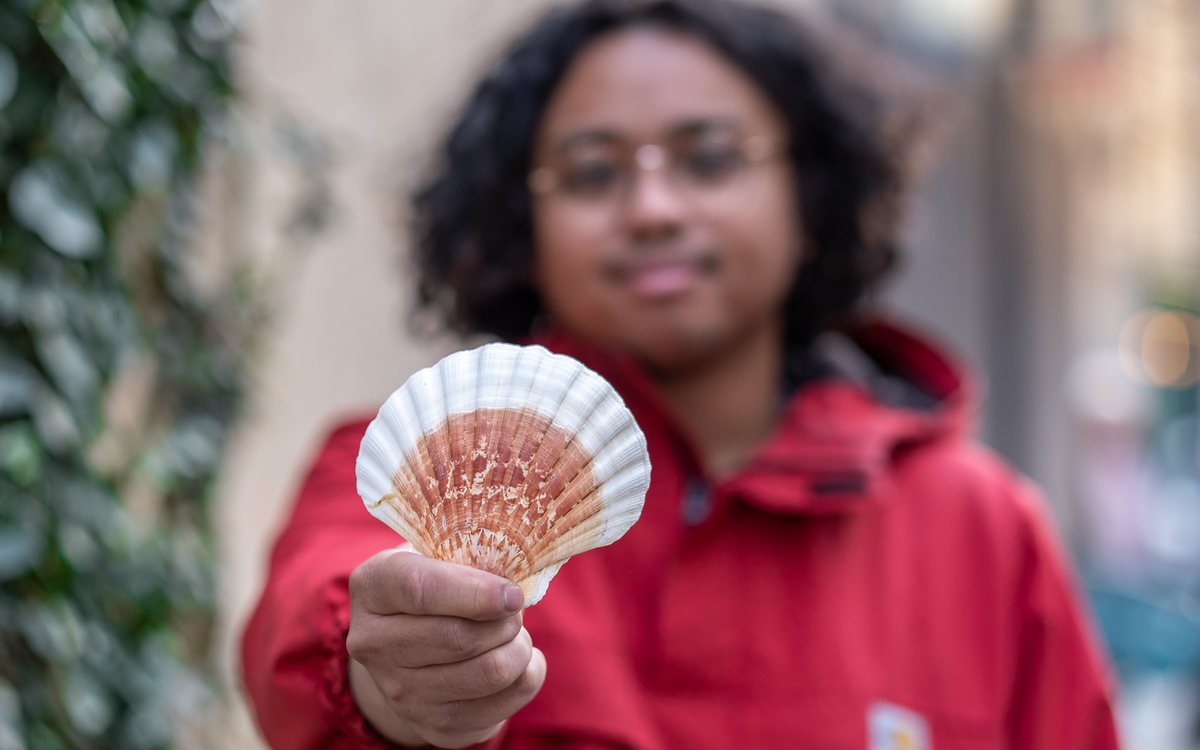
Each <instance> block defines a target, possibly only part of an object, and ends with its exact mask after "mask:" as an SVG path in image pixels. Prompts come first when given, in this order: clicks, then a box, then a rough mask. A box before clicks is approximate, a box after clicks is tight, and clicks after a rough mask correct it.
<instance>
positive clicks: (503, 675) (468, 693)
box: [395, 628, 533, 705]
mask: <svg viewBox="0 0 1200 750" xmlns="http://www.w3.org/2000/svg"><path fill="white" fill-rule="evenodd" d="M532 657H533V641H532V639H531V638H530V637H529V632H528V631H527V630H525V629H524V628H522V629H521V632H520V633H518V634H517V637H516V638H513V639H512V640H511V641H509V642H508V643H506V644H504V645H503V646H499V647H497V648H494V649H492V650H491V651H488V652H487V653H484V654H480V655H479V656H476V657H474V658H471V659H467V660H466V661H460V662H457V663H455V664H438V665H434V666H429V667H420V668H418V669H411V670H403V669H401V670H397V684H398V686H399V687H400V689H401V691H402V692H403V693H404V694H405V695H400V696H395V697H396V698H397V702H398V703H399V702H403V701H405V700H406V699H418V700H420V701H421V702H422V703H425V704H426V705H436V704H441V703H452V702H455V701H464V700H472V699H475V698H483V697H486V696H489V695H495V694H497V693H499V692H501V691H502V690H504V689H505V688H507V687H509V686H510V685H512V684H513V683H514V682H516V681H517V680H518V679H520V677H521V675H523V674H524V673H525V670H526V669H527V668H528V667H529V662H530V660H531V659H532Z"/></svg>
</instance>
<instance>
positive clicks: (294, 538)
mask: <svg viewBox="0 0 1200 750" xmlns="http://www.w3.org/2000/svg"><path fill="white" fill-rule="evenodd" d="M366 427H367V422H366V421H362V422H357V423H354V424H348V425H345V426H343V427H341V428H339V429H337V430H335V431H334V433H333V434H332V436H331V437H330V438H329V440H328V442H327V443H326V444H325V447H324V448H323V449H322V450H321V452H320V454H319V455H318V457H317V459H316V461H315V462H314V463H313V466H312V468H311V470H310V471H309V474H308V477H307V478H306V479H305V481H304V485H303V487H302V488H301V490H300V495H299V497H298V498H297V500H296V504H295V507H294V508H293V510H292V515H291V518H290V519H289V520H288V523H287V525H286V526H285V527H284V530H283V533H282V534H281V536H280V537H279V540H278V541H277V542H276V544H275V548H274V551H273V552H272V555H271V564H270V570H269V573H268V578H267V583H266V587H265V589H264V590H263V594H262V598H261V599H260V600H259V603H258V606H257V608H256V609H255V611H254V613H253V615H252V616H251V618H250V621H249V623H248V625H247V627H246V631H245V635H244V636H243V638H242V669H243V675H244V679H245V688H246V691H247V693H248V694H249V697H250V699H251V702H252V703H253V706H254V710H255V713H256V715H257V718H258V724H259V727H260V729H261V730H262V733H263V735H264V737H265V738H266V740H267V742H268V743H269V744H270V746H271V747H272V748H274V749H275V750H318V748H319V749H320V750H351V748H353V749H354V750H384V749H385V748H395V747H396V746H395V745H393V744H391V743H389V742H387V741H386V740H384V739H383V738H382V737H381V736H380V735H378V734H377V733H376V732H375V731H374V730H373V729H371V728H370V726H369V725H367V723H366V721H365V720H364V719H363V717H362V714H360V713H359V711H358V709H357V707H356V706H355V703H354V699H353V697H352V695H351V693H350V688H349V684H348V682H347V670H346V663H347V659H348V654H347V652H346V632H347V631H348V629H349V627H350V594H349V580H350V573H351V571H353V570H354V569H355V568H356V567H358V565H359V564H360V563H362V562H363V561H365V560H366V559H367V558H369V557H370V556H371V555H373V554H375V553H376V552H379V551H380V550H384V549H388V548H390V547H395V546H396V545H398V544H400V543H401V542H402V541H403V540H402V539H401V538H400V537H398V536H397V535H396V533H395V532H394V531H392V530H391V529H389V528H388V527H387V526H385V525H384V524H382V523H380V522H379V521H377V520H376V519H375V518H374V517H372V516H371V515H370V513H368V512H367V510H366V508H364V507H363V503H362V500H361V499H360V498H359V496H358V491H357V489H356V480H355V475H354V464H355V460H356V459H357V457H358V447H359V443H360V442H362V436H363V433H364V432H365V431H366ZM501 734H503V733H501ZM495 740H496V742H495V743H494V744H499V742H501V741H502V738H501V737H499V736H498V737H497V738H495ZM487 746H488V745H481V746H478V747H487Z"/></svg>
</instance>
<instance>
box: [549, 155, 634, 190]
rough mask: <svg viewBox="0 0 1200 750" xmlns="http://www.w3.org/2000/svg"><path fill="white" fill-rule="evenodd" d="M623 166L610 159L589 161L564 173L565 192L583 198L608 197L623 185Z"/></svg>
mask: <svg viewBox="0 0 1200 750" xmlns="http://www.w3.org/2000/svg"><path fill="white" fill-rule="evenodd" d="M621 174H622V170H621V166H620V165H619V164H618V163H616V162H614V161H611V160H609V159H588V160H586V161H580V162H577V163H575V164H572V165H571V166H570V167H569V168H568V169H566V170H565V171H564V172H563V177H562V187H563V190H565V191H566V192H568V193H570V194H571V195H576V196H579V197H581V198H597V197H601V196H604V195H608V194H609V193H611V192H612V191H613V190H615V189H616V188H617V187H618V186H619V185H620V183H621Z"/></svg>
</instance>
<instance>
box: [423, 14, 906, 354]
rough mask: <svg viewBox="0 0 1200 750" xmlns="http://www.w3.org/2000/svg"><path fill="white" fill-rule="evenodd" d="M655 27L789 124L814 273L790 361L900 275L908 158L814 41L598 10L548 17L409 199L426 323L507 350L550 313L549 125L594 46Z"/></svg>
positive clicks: (472, 108) (796, 31)
mask: <svg viewBox="0 0 1200 750" xmlns="http://www.w3.org/2000/svg"><path fill="white" fill-rule="evenodd" d="M639 25H641V26H644V25H651V26H655V27H660V28H661V27H665V28H669V29H671V30H673V31H677V32H682V33H685V34H689V35H691V36H694V37H696V38H698V39H700V40H702V41H704V42H706V43H707V44H709V45H711V46H712V47H713V48H714V49H716V50H717V51H718V52H719V53H720V54H722V55H723V56H724V57H725V58H726V59H728V60H729V61H731V62H732V63H733V64H734V65H735V66H736V67H738V68H739V69H741V70H742V71H743V72H744V73H746V74H747V75H748V76H749V77H750V79H751V80H753V81H755V82H756V83H757V84H758V85H759V86H760V87H761V88H762V90H763V91H764V92H766V94H767V95H768V97H769V99H770V100H771V101H772V102H773V103H774V104H775V105H776V106H777V107H778V109H779V111H780V112H781V113H782V114H783V117H784V119H785V121H786V124H787V129H788V137H789V144H790V157H791V159H792V162H793V164H794V165H795V170H794V172H795V174H796V179H797V180H798V182H799V189H798V190H797V195H798V196H799V206H798V207H797V210H798V211H799V212H800V218H801V226H802V227H803V231H804V232H805V239H806V242H807V248H808V251H809V252H808V258H807V260H806V262H805V263H804V265H803V266H802V267H801V268H800V270H799V271H798V272H797V277H796V280H795V282H794V284H793V286H792V289H791V292H790V294H789V296H788V299H787V301H786V303H785V321H786V322H785V332H786V333H785V335H786V345H787V346H788V348H789V349H790V348H792V347H796V346H800V347H802V346H804V345H805V344H807V343H808V342H809V341H810V340H811V339H812V337H813V336H814V335H815V334H817V333H819V332H820V331H822V330H825V329H827V328H829V327H830V326H832V325H835V324H837V323H839V322H841V321H842V320H844V319H846V318H847V317H848V316H849V315H850V314H851V313H853V312H854V311H855V310H856V309H857V308H858V306H859V303H860V302H861V301H862V300H863V299H864V298H865V297H866V296H867V294H868V293H869V292H870V290H871V289H872V288H873V287H874V286H875V284H876V283H877V282H878V281H879V280H880V279H881V278H882V277H883V276H884V275H885V273H886V272H887V271H888V270H889V268H890V267H891V266H892V265H893V262H894V260H895V256H896V252H895V244H896V240H895V238H896V234H897V226H896V225H897V223H898V220H897V216H898V210H897V205H898V202H899V198H900V196H901V193H902V179H901V172H902V170H901V168H900V163H899V162H900V159H899V154H898V153H896V149H894V148H888V147H887V146H886V145H885V143H884V140H883V139H882V132H881V128H880V126H879V122H880V116H879V113H880V111H881V110H880V108H878V107H873V106H871V104H872V100H871V98H870V96H869V95H867V94H866V93H865V90H864V89H862V88H860V87H856V86H853V85H851V84H850V83H849V82H848V81H846V80H845V79H843V78H842V77H840V76H839V75H838V71H837V69H836V66H835V65H834V64H833V63H832V62H831V60H830V56H829V55H828V54H827V51H826V50H825V49H824V47H823V45H822V43H821V42H819V41H818V39H817V37H816V35H815V34H814V33H813V31H812V30H811V29H808V28H807V27H805V26H803V25H801V24H800V23H799V22H798V21H797V20H796V19H794V18H792V17H790V16H787V15H784V14H783V13H780V12H778V11H775V10H771V9H767V8H762V7H755V6H752V5H746V4H742V3H734V2H730V1H729V0H650V1H647V0H640V1H639V0H590V1H589V2H584V3H582V4H580V5H576V6H573V7H566V8H558V9H555V10H552V11H550V12H549V13H548V14H547V15H546V16H544V17H543V18H542V19H541V20H540V21H539V22H537V23H536V24H535V25H534V26H533V28H532V29H531V30H530V31H529V32H528V33H527V34H526V35H525V36H524V37H522V38H520V39H519V40H517V42H516V43H515V44H514V46H512V47H511V48H510V49H509V51H508V53H507V54H506V55H504V56H503V58H502V59H501V60H500V61H499V62H498V64H496V65H495V67H494V68H493V69H492V70H491V72H490V73H489V74H488V75H486V77H484V79H483V80H482V81H481V82H480V83H479V85H478V87H477V88H476V89H475V91H474V93H473V95H472V96H471V98H470V99H469V101H468V103H467V105H466V108H465V110H464V111H463V113H462V115H461V118H460V119H459V121H458V123H457V124H456V125H455V126H454V127H453V129H452V130H451V131H450V133H449V136H448V138H447V139H446V142H445V148H444V152H443V154H442V161H441V164H440V170H439V172H438V173H437V174H436V175H435V176H434V177H433V178H432V179H431V180H430V181H429V182H428V183H427V184H425V185H424V186H423V187H421V188H420V189H419V190H418V191H417V192H416V193H415V195H414V197H413V204H414V209H415V212H414V227H413V228H414V232H415V237H414V240H415V253H416V262H417V270H418V309H423V310H427V311H428V310H434V311H436V312H439V313H440V314H441V315H442V316H443V317H444V320H445V322H446V323H447V324H448V325H449V326H450V328H452V329H454V330H457V331H459V332H461V333H488V334H493V335H496V336H498V337H500V338H501V339H504V340H508V341H514V340H519V339H521V338H523V337H526V336H528V335H529V334H530V333H531V331H532V330H533V328H534V326H535V325H536V323H537V321H538V319H539V317H540V316H542V313H543V307H542V300H541V297H540V295H539V294H538V291H537V290H536V289H535V288H534V285H533V282H532V273H531V265H532V262H533V257H534V248H533V230H532V220H531V214H532V207H531V202H532V201H531V196H530V192H529V188H528V186H527V184H526V179H527V174H528V172H529V169H530V159H531V152H532V148H533V141H534V137H535V133H536V132H537V128H538V125H539V122H540V120H541V117H542V112H543V110H544V109H545V107H546V104H547V102H548V101H549V99H550V97H551V95H552V93H553V92H554V89H555V87H556V86H557V85H558V82H559V80H560V79H561V77H562V75H563V73H564V72H565V71H566V69H567V67H568V66H569V65H570V64H571V62H572V61H573V60H574V59H575V57H576V55H578V54H579V53H580V51H581V50H583V49H584V47H586V46H587V45H588V44H589V43H591V42H592V41H594V40H595V39H596V38H597V37H599V36H601V35H603V34H606V33H609V32H613V31H615V30H618V29H623V28H628V27H631V26H639Z"/></svg>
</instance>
